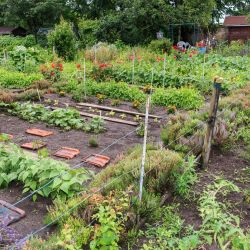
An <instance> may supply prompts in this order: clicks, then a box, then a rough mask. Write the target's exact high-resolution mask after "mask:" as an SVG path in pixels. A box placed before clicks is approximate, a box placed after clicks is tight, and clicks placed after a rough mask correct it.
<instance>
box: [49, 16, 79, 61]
mask: <svg viewBox="0 0 250 250" xmlns="http://www.w3.org/2000/svg"><path fill="white" fill-rule="evenodd" d="M75 43H76V41H75V34H74V32H73V30H72V28H71V25H70V24H69V23H68V22H66V21H65V20H64V19H61V21H60V23H59V24H57V25H56V26H55V29H54V30H53V31H51V32H50V33H49V34H48V44H49V46H50V47H51V48H52V47H53V46H55V49H56V52H57V54H58V56H59V57H63V58H65V59H66V60H73V59H74V57H75V54H76V46H75Z"/></svg>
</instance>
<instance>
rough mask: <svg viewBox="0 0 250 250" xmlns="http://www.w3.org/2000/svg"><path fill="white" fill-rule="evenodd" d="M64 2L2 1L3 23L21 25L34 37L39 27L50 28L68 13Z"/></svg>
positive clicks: (37, 0) (35, 0)
mask: <svg viewBox="0 0 250 250" xmlns="http://www.w3.org/2000/svg"><path fill="white" fill-rule="evenodd" d="M66 3H67V1H66V0H22V1H19V0H2V3H1V6H2V8H4V10H5V12H4V14H3V19H4V22H5V23H7V24H9V25H11V24H12V25H15V26H16V25H21V26H24V27H27V28H28V29H29V31H30V32H31V33H32V34H34V35H36V33H37V31H38V29H39V28H40V27H44V26H48V27H52V26H53V25H54V24H55V23H56V22H57V21H58V20H59V18H60V16H61V15H63V14H64V13H67V12H69V9H68V6H67V4H66Z"/></svg>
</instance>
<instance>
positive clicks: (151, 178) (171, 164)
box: [91, 145, 182, 192]
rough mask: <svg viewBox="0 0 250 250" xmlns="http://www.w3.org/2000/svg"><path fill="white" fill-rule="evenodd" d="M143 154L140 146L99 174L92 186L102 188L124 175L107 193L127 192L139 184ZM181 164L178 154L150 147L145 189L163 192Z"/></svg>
mask: <svg viewBox="0 0 250 250" xmlns="http://www.w3.org/2000/svg"><path fill="white" fill-rule="evenodd" d="M141 152H142V148H141V147H140V146H137V147H136V148H134V149H133V151H132V152H131V153H130V154H128V155H127V156H126V158H124V159H123V160H122V161H119V162H118V163H116V164H114V165H110V166H108V167H107V168H106V169H104V170H103V171H102V172H100V173H99V174H97V175H96V176H95V179H94V180H93V182H92V183H91V186H93V187H99V186H102V185H103V184H104V183H106V182H108V183H109V182H112V181H113V180H114V179H116V178H117V177H118V176H120V175H124V176H123V178H118V179H117V180H116V181H114V182H113V183H111V185H109V187H108V188H107V189H106V192H108V191H109V190H113V189H114V190H116V189H117V190H126V188H127V187H128V186H130V185H132V184H133V183H134V182H136V183H137V181H138V179H139V176H140V166H141ZM181 163H182V158H181V156H180V155H179V154H178V153H175V152H173V151H170V150H157V149H156V148H154V147H152V146H150V145H149V146H148V149H147V161H146V165H145V172H148V171H149V170H150V172H149V173H148V175H147V176H146V177H145V182H144V183H145V185H144V187H145V188H149V189H150V190H151V191H152V192H154V191H155V192H156V191H160V192H163V191H164V190H163V189H164V188H166V186H167V183H168V184H169V178H170V174H171V172H172V171H173V170H175V169H177V168H178V166H179V165H180V164H181ZM124 173H127V174H124Z"/></svg>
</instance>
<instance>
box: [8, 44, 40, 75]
mask: <svg viewBox="0 0 250 250" xmlns="http://www.w3.org/2000/svg"><path fill="white" fill-rule="evenodd" d="M9 59H10V62H11V63H12V64H13V65H14V67H15V68H16V69H17V70H18V71H22V72H24V71H25V72H27V69H28V70H30V71H31V72H32V71H34V69H35V68H36V64H37V63H38V62H39V51H38V50H36V49H35V48H28V49H27V48H26V47H24V46H16V47H15V48H14V49H13V50H12V51H10V52H9Z"/></svg>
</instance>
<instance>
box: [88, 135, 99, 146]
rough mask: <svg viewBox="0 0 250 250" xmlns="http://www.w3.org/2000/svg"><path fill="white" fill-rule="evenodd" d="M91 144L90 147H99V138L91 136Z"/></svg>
mask: <svg viewBox="0 0 250 250" xmlns="http://www.w3.org/2000/svg"><path fill="white" fill-rule="evenodd" d="M89 146H90V147H93V148H96V147H98V142H97V138H95V137H91V138H90V139H89Z"/></svg>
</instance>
